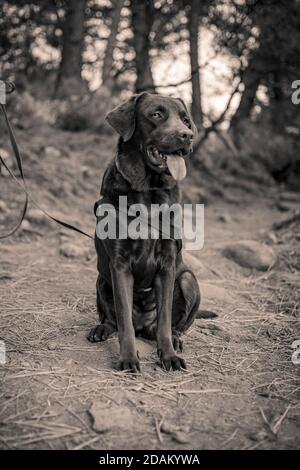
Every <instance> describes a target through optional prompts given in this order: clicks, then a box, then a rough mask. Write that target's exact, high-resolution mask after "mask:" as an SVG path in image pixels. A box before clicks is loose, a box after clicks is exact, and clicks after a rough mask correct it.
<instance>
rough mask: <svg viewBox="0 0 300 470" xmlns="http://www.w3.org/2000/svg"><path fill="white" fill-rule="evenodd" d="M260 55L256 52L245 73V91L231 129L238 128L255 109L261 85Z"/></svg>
mask: <svg viewBox="0 0 300 470" xmlns="http://www.w3.org/2000/svg"><path fill="white" fill-rule="evenodd" d="M259 61H260V58H259V54H258V52H255V53H254V54H253V56H252V57H251V58H250V60H249V63H248V67H247V69H246V70H245V72H244V77H243V84H244V87H245V88H244V91H243V93H242V96H241V100H240V103H239V105H238V107H237V110H236V112H235V114H234V115H233V117H232V119H231V127H232V128H236V127H237V126H238V124H239V122H241V121H242V120H243V119H246V118H249V116H250V113H251V110H252V108H253V104H254V100H255V96H256V92H257V89H258V86H259V84H260V81H261V78H262V74H261V67H260V66H259Z"/></svg>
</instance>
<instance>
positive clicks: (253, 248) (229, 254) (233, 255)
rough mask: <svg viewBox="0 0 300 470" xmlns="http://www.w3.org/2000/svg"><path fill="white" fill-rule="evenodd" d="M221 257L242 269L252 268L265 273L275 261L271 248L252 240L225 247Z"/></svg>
mask: <svg viewBox="0 0 300 470" xmlns="http://www.w3.org/2000/svg"><path fill="white" fill-rule="evenodd" d="M223 255H224V256H225V257H226V258H228V259H231V260H232V261H234V262H235V263H237V264H239V265H240V266H243V267H244V268H254V269H258V270H260V271H267V270H268V269H269V268H270V267H271V266H272V265H273V264H274V263H275V261H276V255H275V253H274V251H273V250H272V248H270V247H269V246H267V245H264V244H262V243H259V242H256V241H252V240H243V241H239V242H236V243H232V244H230V245H227V246H226V247H225V248H224V250H223Z"/></svg>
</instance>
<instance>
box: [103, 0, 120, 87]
mask: <svg viewBox="0 0 300 470" xmlns="http://www.w3.org/2000/svg"><path fill="white" fill-rule="evenodd" d="M123 5H124V0H115V1H114V3H113V6H112V14H111V26H110V33H109V36H108V39H107V44H106V49H105V56H104V61H103V68H102V85H103V86H105V87H106V88H108V89H109V90H110V91H111V89H112V67H113V54H114V50H115V46H116V39H117V34H118V28H119V22H120V16H121V10H122V7H123Z"/></svg>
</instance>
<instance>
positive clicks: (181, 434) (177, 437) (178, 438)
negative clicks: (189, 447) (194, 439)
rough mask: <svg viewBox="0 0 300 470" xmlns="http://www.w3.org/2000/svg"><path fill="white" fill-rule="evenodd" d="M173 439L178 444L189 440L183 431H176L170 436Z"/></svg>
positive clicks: (186, 442)
mask: <svg viewBox="0 0 300 470" xmlns="http://www.w3.org/2000/svg"><path fill="white" fill-rule="evenodd" d="M172 438H173V441H175V442H178V443H179V444H188V443H189V442H190V439H189V436H188V435H187V434H185V433H184V432H181V431H177V432H176V433H175V434H173V436H172Z"/></svg>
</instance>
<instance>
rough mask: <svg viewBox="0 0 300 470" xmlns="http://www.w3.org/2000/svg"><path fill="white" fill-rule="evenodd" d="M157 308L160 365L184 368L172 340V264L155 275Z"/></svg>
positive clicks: (173, 269) (173, 279) (173, 277)
mask: <svg viewBox="0 0 300 470" xmlns="http://www.w3.org/2000/svg"><path fill="white" fill-rule="evenodd" d="M154 284H155V294H156V308H157V353H158V356H159V358H160V362H161V366H162V367H163V368H164V369H166V370H171V369H173V370H179V369H181V368H184V369H185V368H186V366H185V362H184V360H183V359H182V358H181V357H179V356H177V355H176V353H175V350H174V347H173V341H172V303H173V292H174V284H175V262H174V265H172V266H171V267H168V269H163V270H161V271H159V272H158V274H157V275H156V277H155V281H154Z"/></svg>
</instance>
